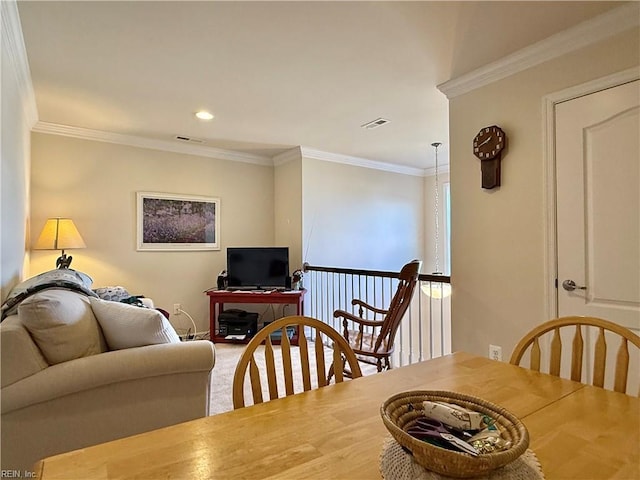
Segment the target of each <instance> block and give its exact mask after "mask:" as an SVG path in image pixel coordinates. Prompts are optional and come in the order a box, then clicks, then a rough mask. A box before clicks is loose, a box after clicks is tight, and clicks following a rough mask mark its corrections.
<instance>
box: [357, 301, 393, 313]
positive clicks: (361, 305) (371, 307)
mask: <svg viewBox="0 0 640 480" xmlns="http://www.w3.org/2000/svg"><path fill="white" fill-rule="evenodd" d="M351 305H359V306H360V307H362V308H366V309H367V310H371V311H372V312H375V313H379V314H381V315H386V314H387V313H389V310H384V309H382V308H377V307H374V306H372V305H369V304H368V303H365V302H363V301H362V300H358V299H357V298H354V299H353V300H351Z"/></svg>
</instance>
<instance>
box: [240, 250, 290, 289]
mask: <svg viewBox="0 0 640 480" xmlns="http://www.w3.org/2000/svg"><path fill="white" fill-rule="evenodd" d="M288 277H289V247H231V248H227V285H228V286H229V288H246V289H257V288H264V289H268V288H285V287H287V286H288V285H287V284H288V281H287V280H288Z"/></svg>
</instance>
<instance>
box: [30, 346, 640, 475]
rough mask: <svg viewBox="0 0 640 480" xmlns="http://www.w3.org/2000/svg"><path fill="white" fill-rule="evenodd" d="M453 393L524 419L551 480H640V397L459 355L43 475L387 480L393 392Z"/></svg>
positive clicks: (54, 466)
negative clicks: (387, 421) (384, 464)
mask: <svg viewBox="0 0 640 480" xmlns="http://www.w3.org/2000/svg"><path fill="white" fill-rule="evenodd" d="M409 390H446V391H454V392H460V393H465V394H468V395H473V396H476V397H480V398H483V399H484V400H487V401H489V402H492V403H495V404H497V405H500V406H502V407H503V408H505V409H507V410H508V411H510V412H511V413H513V414H514V415H516V416H517V417H518V418H520V419H521V420H522V422H523V423H524V425H525V426H526V427H527V429H528V431H529V436H530V445H529V448H530V449H531V450H532V451H533V452H534V453H535V455H536V456H537V458H538V460H539V462H540V465H541V467H542V471H543V473H544V474H545V477H546V478H547V479H549V480H552V479H614V478H615V479H640V399H638V398H637V397H632V396H630V395H625V394H621V393H616V392H613V391H609V390H605V389H602V388H598V387H593V386H589V385H584V384H581V383H577V382H573V381H570V380H566V379H561V378H558V377H554V376H551V375H547V374H544V373H539V372H534V371H532V370H528V369H526V368H522V367H517V366H514V365H510V364H508V363H505V362H498V361H494V360H489V359H487V358H484V357H480V356H476V355H471V354H468V353H464V352H458V353H454V354H451V355H446V356H443V357H439V358H435V359H431V360H426V361H423V362H419V363H415V364H412V365H408V366H405V367H402V368H397V369H392V370H389V371H386V372H382V373H376V374H373V375H368V376H365V377H361V378H357V379H354V380H350V381H347V382H344V383H340V384H336V385H329V386H327V387H323V388H320V389H316V390H311V391H309V392H305V393H301V394H297V395H293V396H289V397H285V398H281V399H278V400H272V401H269V402H265V403H262V404H259V405H254V406H251V407H246V408H242V409H239V410H234V411H231V412H226V413H222V414H218V415H213V416H209V417H205V418H200V419H197V420H192V421H189V422H185V423H181V424H178V425H173V426H170V427H165V428H161V429H158V430H154V431H151V432H147V433H142V434H138V435H134V436H131V437H127V438H123V439H119V440H114V441H111V442H107V443H103V444H100V445H95V446H91V447H87V448H83V449H80V450H75V451H73V452H69V453H63V454H60V455H55V456H52V457H48V458H45V459H43V460H41V461H40V462H38V463H37V464H36V467H35V471H36V474H37V476H38V478H40V479H46V480H54V479H63V480H70V479H161V478H162V479H169V478H170V479H203V480H204V479H236V478H243V479H252V478H256V479H258V478H260V479H268V478H274V479H275V478H285V479H289V478H290V479H303V478H318V479H332V480H334V479H336V480H339V479H345V480H347V479H349V480H350V479H380V478H382V475H381V473H380V466H379V458H380V454H381V451H382V447H383V443H384V441H385V439H386V438H388V437H389V433H388V431H387V430H386V428H385V426H384V424H383V423H382V419H381V417H380V406H381V405H382V403H383V402H384V400H386V399H387V398H388V397H390V396H392V395H394V394H396V393H400V392H404V391H409Z"/></svg>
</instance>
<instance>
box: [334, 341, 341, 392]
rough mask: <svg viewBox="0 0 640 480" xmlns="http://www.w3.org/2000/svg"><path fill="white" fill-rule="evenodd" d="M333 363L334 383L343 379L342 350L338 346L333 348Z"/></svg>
mask: <svg viewBox="0 0 640 480" xmlns="http://www.w3.org/2000/svg"><path fill="white" fill-rule="evenodd" d="M333 364H334V365H335V368H334V374H335V376H336V383H340V382H343V381H344V369H343V368H342V351H341V350H340V349H339V348H336V347H334V348H333Z"/></svg>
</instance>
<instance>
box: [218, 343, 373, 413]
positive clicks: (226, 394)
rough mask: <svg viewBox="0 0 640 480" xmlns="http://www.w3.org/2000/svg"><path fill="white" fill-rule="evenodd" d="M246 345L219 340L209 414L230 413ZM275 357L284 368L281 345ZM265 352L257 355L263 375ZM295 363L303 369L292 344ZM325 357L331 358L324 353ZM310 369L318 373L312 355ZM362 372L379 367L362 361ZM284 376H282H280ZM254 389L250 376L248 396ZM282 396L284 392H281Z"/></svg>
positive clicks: (296, 383) (296, 384) (297, 381)
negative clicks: (236, 379) (237, 368)
mask: <svg viewBox="0 0 640 480" xmlns="http://www.w3.org/2000/svg"><path fill="white" fill-rule="evenodd" d="M244 349H245V345H234V344H224V343H216V363H215V366H214V367H213V372H212V374H211V405H210V415H215V414H218V413H223V412H228V411H230V410H233V400H232V397H231V391H232V386H233V374H234V373H235V369H236V365H237V363H238V360H239V359H240V356H241V355H242V352H244ZM274 350H275V356H276V366H277V367H280V369H281V368H282V360H281V358H282V357H281V356H280V348H279V347H275V349H274ZM262 351H264V348H263V347H261V348H260V349H259V350H258V352H257V354H256V360H257V361H258V366H259V368H260V372H261V378H262V377H263V376H264V363H263V361H261V360H262V358H261V357H262V355H261V353H262ZM327 352H331V350H330V349H327ZM291 356H292V362H293V371H294V372H300V370H301V369H300V367H299V366H300V354H299V350H298V347H292V355H291ZM325 358H330V353H329V357H327V355H325ZM310 363H311V370H312V377H314V376H315V362H314V359H313V356H312V358H311V362H310ZM330 363H331V362H330V360H328V364H330ZM360 366H361V369H362V374H363V375H370V374H373V373H376V368H375V367H374V366H372V365H367V364H362V363H361V364H360ZM296 367H297V368H296ZM279 377H281V375H279ZM299 377H300V376H299V375H295V374H294V391H295V392H296V393H298V392H302V391H303V388H302V380H301V378H299ZM312 383H313V384H314V385H313V386H314V387H315V385H317V383H315V382H313V381H312ZM278 391H280V392H284V386H283V385H279V388H278ZM250 392H251V390H250V388H249V385H248V379H247V380H246V381H245V398H251V393H250ZM281 396H282V395H281ZM263 398H265V399H268V398H269V397H268V394H267V390H266V386H264V385H263Z"/></svg>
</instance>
